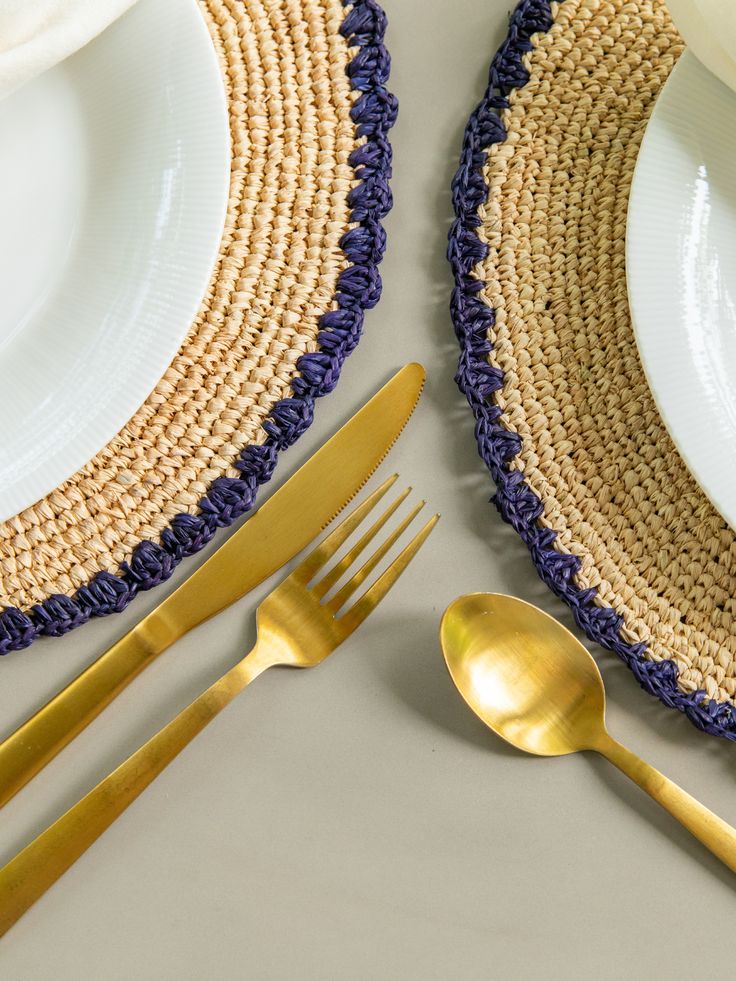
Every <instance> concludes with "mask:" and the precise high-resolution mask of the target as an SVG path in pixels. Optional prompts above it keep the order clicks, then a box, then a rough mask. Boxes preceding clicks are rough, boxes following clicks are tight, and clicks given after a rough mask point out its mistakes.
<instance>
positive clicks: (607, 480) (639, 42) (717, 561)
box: [449, 0, 736, 739]
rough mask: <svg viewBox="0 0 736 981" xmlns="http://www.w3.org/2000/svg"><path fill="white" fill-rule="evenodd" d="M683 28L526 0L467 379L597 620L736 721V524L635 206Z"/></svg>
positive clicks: (608, 641) (466, 351)
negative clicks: (669, 361) (711, 484)
mask: <svg viewBox="0 0 736 981" xmlns="http://www.w3.org/2000/svg"><path fill="white" fill-rule="evenodd" d="M681 51H682V43H681V40H680V38H679V37H678V35H677V33H676V31H675V29H674V28H673V26H672V23H671V21H670V19H669V16H668V14H667V10H666V7H665V5H664V3H662V2H660V0H636V2H631V0H626V2H624V0H616V2H608V0H561V2H560V3H549V2H547V0H523V2H522V3H520V4H519V6H518V7H517V8H516V10H515V12H514V14H513V16H512V18H511V23H510V29H509V33H508V37H507V39H506V41H505V42H504V44H503V46H502V48H501V50H500V51H499V52H498V54H497V55H496V57H495V59H494V61H493V65H492V68H491V73H490V83H489V87H488V89H487V91H486V93H485V96H484V98H483V100H482V102H481V103H480V105H479V106H478V108H477V109H476V111H475V112H474V113H473V115H472V117H471V119H470V122H469V124H468V128H467V131H466V135H465V141H464V146H463V153H462V160H461V166H460V170H459V171H458V173H457V176H456V178H455V183H454V202H455V208H456V216H457V217H456V221H455V223H454V225H453V228H452V232H451V235H450V252H449V254H450V260H451V262H452V265H453V269H454V274H455V283H456V287H455V290H454V293H453V301H452V310H453V319H454V324H455V329H456V332H457V336H458V339H459V341H460V345H461V349H462V353H461V358H460V364H459V371H458V382H459V384H460V387H461V389H462V391H463V392H464V393H465V395H466V396H467V398H468V401H469V403H470V405H471V407H472V409H473V412H474V414H475V418H476V436H477V439H478V445H479V448H480V452H481V455H482V457H483V460H484V461H485V463H486V464H487V466H488V467H489V469H490V471H491V474H492V476H493V478H494V481H495V483H496V496H495V502H496V504H497V506H498V508H499V510H500V512H501V514H502V516H503V517H504V518H505V519H506V520H507V521H509V522H510V523H511V524H512V525H513V527H514V529H515V530H516V531H517V532H518V533H519V535H521V537H522V538H523V539H524V541H525V542H526V544H527V545H528V547H529V549H530V550H531V554H532V557H533V559H534V562H535V564H536V566H537V568H538V570H539V572H540V574H541V576H542V578H543V579H544V581H545V582H546V583H547V584H548V585H549V586H550V587H551V588H552V589H553V590H554V591H555V592H556V593H557V594H558V595H559V596H561V597H562V598H563V599H564V600H565V601H566V602H567V603H568V604H569V605H570V606H571V607H572V610H573V612H574V615H575V618H576V620H577V622H578V623H579V624H580V626H581V627H582V628H583V629H584V630H585V632H586V633H587V634H588V635H589V636H590V637H591V638H592V639H593V640H595V641H597V642H598V643H600V644H602V645H603V646H604V647H607V648H609V649H610V650H613V651H615V652H616V653H617V654H618V655H620V657H621V658H623V660H624V661H625V662H626V663H627V664H628V665H629V667H630V668H631V670H632V671H633V672H634V674H635V676H636V678H637V679H638V680H639V682H640V683H641V684H642V686H643V687H644V688H645V689H647V690H648V691H649V692H652V693H653V694H655V695H657V696H658V697H659V698H660V699H661V700H662V701H663V702H664V703H665V704H666V705H668V706H671V707H674V708H677V709H679V710H680V711H682V712H685V713H686V714H687V716H688V717H689V718H690V719H691V720H692V721H693V722H694V723H695V724H696V725H697V726H698V727H700V728H702V729H704V730H706V731H707V732H710V733H714V734H718V735H721V736H726V737H728V738H731V739H734V738H736V713H735V712H734V701H735V700H736V620H735V618H734V613H735V611H736V600H735V599H734V597H735V596H736V536H734V533H733V531H731V530H730V529H729V528H728V527H727V526H726V524H725V522H724V521H723V519H722V518H721V517H720V516H719V514H718V513H717V512H716V511H715V510H714V509H713V507H712V506H711V504H710V503H709V501H708V500H707V498H706V497H705V495H704V493H703V492H702V491H701V490H700V488H699V486H698V485H697V484H696V482H695V481H694V479H693V478H692V476H691V475H690V473H689V471H688V470H687V468H686V467H685V465H684V463H683V462H682V459H681V458H680V456H679V455H678V453H677V451H676V450H675V447H674V445H673V443H672V441H671V439H670V438H669V436H668V433H667V431H666V429H665V427H664V425H663V423H662V420H661V419H660V416H659V415H658V413H657V410H656V408H655V405H654V401H653V398H652V395H651V393H650V391H649V388H648V386H647V383H646V380H645V377H644V372H643V369H642V366H641V362H640V360H639V356H638V353H637V347H636V343H635V340H634V334H633V331H632V326H631V321H630V317H629V309H628V303H627V292H626V268H625V234H626V213H627V204H628V196H629V189H630V186H631V179H632V174H633V171H634V165H635V163H636V157H637V152H638V149H639V145H640V142H641V138H642V135H643V133H644V129H645V127H646V124H647V120H648V118H649V115H650V113H651V110H652V107H653V105H654V102H655V100H656V98H657V94H658V93H659V91H660V90H661V88H662V85H663V84H664V82H665V81H666V79H667V77H668V75H669V73H670V71H671V70H672V68H673V66H674V64H675V62H676V60H677V58H678V56H679V55H680V53H681Z"/></svg>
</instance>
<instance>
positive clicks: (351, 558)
mask: <svg viewBox="0 0 736 981" xmlns="http://www.w3.org/2000/svg"><path fill="white" fill-rule="evenodd" d="M410 493H411V487H407V488H406V489H405V490H403V491H402V492H401V493H400V494H399V496H398V497H397V498H396V499H395V500H394V501H393V502H392V503H391V504H390V505H389V506H388V507H387V508H386V510H385V511H384V512H383V514H382V515H381V517H380V518H379V519H378V520H377V521H375V522H374V523H373V524H372V525H371V526H370V528H369V529H368V531H367V532H366V533H365V534H364V535H363V536H362V537H361V538H360V539H359V540H358V542H356V544H355V545H353V547H352V548H351V549H350V551H349V552H348V553H347V555H344V556H343V557H342V558H341V559H340V561H339V562H337V563H336V564H335V565H334V566H333V568H332V569H330V571H329V572H327V573H326V574H325V576H324V578H323V579H320V581H319V582H318V583H316V585H314V586H313V587H312V592H313V593H314V595H315V596H316V597H317V598H318V599H322V597H323V596H325V595H326V594H327V593H329V591H330V590H331V589H332V587H333V586H334V585H335V583H336V582H337V581H338V579H340V578H341V577H342V576H343V575H344V574H345V573H346V572H347V571H348V569H349V568H350V566H351V565H352V564H353V562H355V560H356V559H357V558H358V556H359V555H360V553H361V552H362V551H363V549H364V548H365V547H366V545H367V544H368V543H369V542H371V541H372V540H373V539H374V538H375V537H376V535H377V534H378V532H379V531H380V530H381V528H383V526H384V525H385V524H386V522H387V521H388V519H389V518H390V517H391V515H392V514H393V513H394V512H395V511H396V509H397V508H398V507H399V505H400V504H401V503H402V502H403V501H405V500H406V498H407V497H408V495H409V494H410Z"/></svg>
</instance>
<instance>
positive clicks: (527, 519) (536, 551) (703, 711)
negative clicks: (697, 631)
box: [448, 0, 736, 740]
mask: <svg viewBox="0 0 736 981" xmlns="http://www.w3.org/2000/svg"><path fill="white" fill-rule="evenodd" d="M551 26H552V13H551V9H550V4H549V0H521V2H520V3H519V4H518V6H517V7H516V9H515V11H514V13H513V14H512V16H511V20H510V24H509V31H508V35H507V37H506V40H505V41H504V42H503V44H502V45H501V48H500V49H499V51H498V53H497V54H496V56H495V58H494V59H493V62H492V64H491V70H490V77H489V84H488V88H487V89H486V93H485V95H484V97H483V99H482V101H481V102H480V104H479V105H478V107H477V109H476V110H475V112H474V113H473V114H472V116H471V117H470V120H469V122H468V125H467V129H466V130H465V137H464V140H463V149H462V155H461V158H460V168H459V170H458V171H457V173H456V175H455V179H454V181H453V185H452V195H453V204H454V208H455V215H456V218H455V221H454V222H453V225H452V228H451V230H450V236H449V247H448V258H449V260H450V264H451V266H452V270H453V273H454V277H455V288H454V290H453V293H452V302H451V311H452V319H453V323H454V325H455V333H456V334H457V338H458V341H459V343H460V348H461V354H460V360H459V364H458V371H457V376H456V381H457V383H458V385H459V387H460V390H461V391H462V392H463V394H464V395H465V396H466V398H467V400H468V402H469V404H470V407H471V408H472V410H473V414H474V416H475V436H476V439H477V441H478V449H479V452H480V455H481V457H482V459H483V461H484V463H485V464H486V466H487V467H488V469H489V470H490V472H491V476H492V477H493V480H494V482H495V484H496V493H495V495H494V497H493V499H492V500H493V503H494V504H495V505H496V506H497V508H498V510H499V511H500V513H501V515H502V517H503V518H504V519H505V520H506V521H508V522H509V524H511V525H512V526H513V528H514V530H515V531H516V532H517V533H518V534H519V535H520V536H521V538H522V539H523V540H524V542H525V543H526V545H527V546H528V548H529V550H530V552H531V555H532V559H533V560H534V564H535V565H536V567H537V570H538V571H539V574H540V576H541V578H542V579H543V580H544V582H545V583H546V584H547V585H548V586H549V587H550V589H552V590H553V591H554V592H555V593H556V594H557V595H558V596H559V597H561V598H562V599H563V600H564V601H565V602H566V603H567V604H568V605H569V606H570V607H571V609H572V611H573V614H574V616H575V620H576V621H577V623H578V624H579V625H580V627H581V628H582V629H583V630H584V631H585V633H586V634H587V635H588V637H590V638H591V639H592V640H594V641H595V642H596V643H598V644H601V645H602V646H603V647H605V648H607V649H608V650H611V651H614V652H615V653H616V654H618V656H619V657H620V658H621V659H622V660H623V661H625V662H626V664H627V665H628V666H629V668H631V670H632V671H633V673H634V675H635V677H636V679H637V681H638V682H639V684H640V685H641V686H642V688H644V689H645V690H646V691H648V692H650V693H651V694H652V695H656V696H657V698H659V699H661V700H662V701H663V702H664V703H665V705H667V706H669V707H670V708H676V709H678V710H679V711H680V712H684V713H685V715H687V717H688V718H689V719H690V721H691V722H693V723H694V724H695V725H696V726H697V727H698V728H699V729H703V730H704V731H705V732H708V733H712V734H713V735H717V736H724V737H725V738H727V739H734V740H736V712H734V710H733V709H732V706H731V705H730V704H727V703H721V702H717V701H714V700H713V699H709V698H707V696H706V694H705V692H704V691H698V692H695V693H693V694H690V695H687V694H685V693H684V692H682V691H681V690H680V688H679V687H678V685H677V674H678V671H677V666H676V664H675V663H674V661H669V660H664V661H659V662H655V661H651V660H649V659H648V658H647V657H646V656H645V645H643V644H629V643H627V642H626V641H625V640H624V639H623V638H622V636H621V626H622V617H621V616H619V615H618V614H617V613H615V612H614V610H612V609H610V608H608V607H601V606H598V605H597V604H596V602H595V598H596V590H595V589H581V588H580V587H579V586H578V585H577V584H576V582H575V578H574V577H575V574H576V573H577V571H578V569H579V566H580V561H579V559H578V558H577V557H575V556H573V555H567V554H564V553H562V552H560V551H559V550H558V549H557V548H555V539H556V533H555V532H554V531H551V530H550V529H548V528H543V527H542V526H541V525H540V524H539V523H538V520H537V519H538V518H539V517H540V516H541V515H542V513H543V505H542V502H541V500H540V499H539V498H538V497H537V496H536V494H534V492H533V491H532V490H531V488H530V487H528V486H527V484H526V483H525V481H524V479H523V477H522V475H521V473H519V472H518V471H517V470H511V469H510V467H509V461H510V460H511V459H513V457H514V456H516V455H517V454H518V453H519V451H520V449H521V441H520V439H519V438H518V437H517V436H516V434H515V433H512V432H510V431H509V430H508V429H506V428H505V427H504V425H503V420H502V413H501V410H500V409H499V408H498V406H497V405H496V404H495V400H494V397H493V393H494V392H497V391H498V390H499V389H500V388H501V387H502V385H503V375H502V373H501V372H500V371H499V370H498V369H497V368H494V367H492V366H491V365H490V364H489V363H488V352H489V351H490V350H491V343H490V341H489V330H490V329H491V328H492V327H493V325H494V322H495V317H494V311H493V310H492V309H491V308H490V307H489V306H487V305H486V303H485V302H484V301H483V299H482V297H481V296H480V290H481V288H482V285H483V284H482V283H481V282H480V281H479V279H478V278H476V276H474V275H473V270H474V268H475V267H476V265H477V263H478V262H480V261H481V260H482V259H484V258H485V257H486V255H487V248H486V246H485V245H484V243H483V242H482V241H481V240H480V238H479V237H478V234H477V229H478V227H479V225H480V218H479V217H478V210H479V208H480V207H481V205H483V204H484V203H485V201H486V200H487V197H488V193H489V188H488V186H487V184H486V182H485V181H484V179H483V172H482V171H483V167H484V164H485V161H486V156H487V151H488V148H489V147H490V146H492V145H493V144H496V143H502V142H503V141H504V140H505V139H506V131H505V129H504V126H503V124H502V122H501V120H500V118H499V112H500V111H501V110H503V109H505V108H506V107H507V105H508V102H507V97H508V95H509V93H510V92H511V91H512V90H513V89H516V88H520V87H521V86H523V85H524V84H525V83H526V82H527V81H528V72H527V71H526V69H525V68H524V65H523V62H522V59H523V56H524V55H525V53H527V52H528V51H531V50H532V48H533V43H532V37H533V35H534V34H536V33H537V32H546V31H548V30H549V29H550V27H551Z"/></svg>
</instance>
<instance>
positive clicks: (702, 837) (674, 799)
mask: <svg viewBox="0 0 736 981" xmlns="http://www.w3.org/2000/svg"><path fill="white" fill-rule="evenodd" d="M594 748H595V750H596V752H598V753H600V754H601V755H602V756H605V757H606V759H608V760H610V762H611V763H613V765H614V766H616V767H618V769H619V770H621V772H622V773H625V774H626V776H627V777H630V778H631V779H632V780H633V781H634V783H636V784H638V785H639V786H640V787H641V789H642V790H644V791H646V793H647V794H649V796H650V797H651V798H652V799H653V800H656V801H657V803H658V804H661V805H662V807H663V808H664V809H665V810H666V811H669V813H670V814H671V815H672V817H674V818H676V819H677V820H678V821H679V822H680V824H681V825H682V826H683V827H685V828H687V830H688V831H689V832H690V834H692V835H694V836H695V837H696V838H697V839H698V841H700V842H701V843H702V844H703V845H705V847H706V848H708V849H709V850H710V851H711V852H713V854H714V855H716V856H717V857H718V858H720V860H721V861H722V862H723V863H724V864H725V865H727V866H728V868H729V869H731V871H732V872H736V829H734V828H732V827H731V825H730V824H726V822H725V821H722V820H721V818H719V817H718V816H717V815H715V814H714V813H713V812H712V811H709V810H708V808H707V807H705V806H704V805H703V804H701V803H700V802H699V801H697V800H695V798H694V797H691V796H690V794H688V793H686V791H684V790H683V789H682V788H681V787H678V786H677V784H676V783H673V782H672V780H669V779H668V778H667V777H665V776H664V774H662V773H660V772H659V771H658V770H655V768H654V767H653V766H650V764H649V763H645V762H644V760H642V759H639V757H638V756H637V755H636V754H635V753H632V752H631V750H629V749H627V748H626V747H625V746H622V745H621V743H618V742H616V740H615V739H612V738H611V737H610V736H608V735H606V738H605V740H603V741H601V742H600V743H599V744H598V745H596V746H595V747H594Z"/></svg>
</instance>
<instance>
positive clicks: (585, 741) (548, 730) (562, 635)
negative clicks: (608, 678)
mask: <svg viewBox="0 0 736 981" xmlns="http://www.w3.org/2000/svg"><path fill="white" fill-rule="evenodd" d="M440 638H441V643H442V651H443V653H444V656H445V661H446V663H447V667H448V669H449V671H450V675H451V676H452V680H453V681H454V682H455V685H456V687H457V689H458V691H459V692H460V694H461V695H462V696H463V698H464V699H465V701H466V702H467V703H468V705H469V706H470V708H471V709H472V710H473V711H474V712H475V714H476V715H477V716H478V717H479V718H481V719H482V720H483V722H485V724H486V725H487V726H488V727H489V728H490V729H492V730H493V731H494V732H495V733H496V734H497V735H499V736H501V738H502V739H505V740H506V741H507V742H509V743H511V744H512V745H513V746H516V747H517V748H518V749H522V750H525V751H526V752H527V753H535V754H536V755H537V756H564V755H566V754H567V753H575V752H578V751H579V750H581V749H592V748H593V747H594V745H595V744H596V743H597V742H598V741H599V738H600V735H601V734H602V733H604V732H605V727H604V721H603V720H604V713H605V704H606V696H605V691H604V689H603V679H602V678H601V675H600V672H599V670H598V667H597V665H596V663H595V661H594V660H593V658H592V657H591V656H590V654H589V653H588V652H587V651H586V649H585V648H584V647H583V645H582V644H581V643H580V641H579V640H578V639H577V638H576V637H575V636H573V634H571V633H570V631H569V630H567V629H566V628H565V627H563V626H562V624H561V623H558V622H557V620H555V619H554V618H553V617H551V616H549V615H548V614H547V613H544V612H543V611H542V610H540V609H538V608H537V607H536V606H532V605H531V604H529V603H525V602H524V601H523V600H519V599H514V598H513V597H511V596H499V595H496V594H494V593H472V594H470V595H468V596H461V597H460V598H459V599H457V600H455V601H454V603H452V604H451V605H450V606H449V607H448V609H447V611H446V612H445V615H444V617H443V618H442V625H441V627H440Z"/></svg>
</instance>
